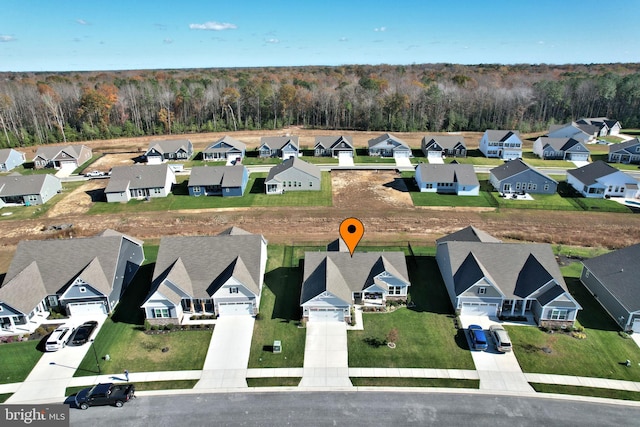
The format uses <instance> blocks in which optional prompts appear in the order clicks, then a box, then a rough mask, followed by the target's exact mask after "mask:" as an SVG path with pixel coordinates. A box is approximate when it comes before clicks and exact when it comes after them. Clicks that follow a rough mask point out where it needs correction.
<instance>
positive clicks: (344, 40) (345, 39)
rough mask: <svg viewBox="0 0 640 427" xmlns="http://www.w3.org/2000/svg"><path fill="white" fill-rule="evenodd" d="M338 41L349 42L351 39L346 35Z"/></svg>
mask: <svg viewBox="0 0 640 427" xmlns="http://www.w3.org/2000/svg"><path fill="white" fill-rule="evenodd" d="M338 41H340V42H348V41H349V39H348V38H346V37H340V39H339V40H338Z"/></svg>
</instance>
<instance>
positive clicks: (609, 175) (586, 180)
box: [567, 160, 638, 199]
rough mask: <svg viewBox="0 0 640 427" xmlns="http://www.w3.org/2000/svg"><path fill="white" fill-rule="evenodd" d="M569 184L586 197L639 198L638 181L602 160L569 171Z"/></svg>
mask: <svg viewBox="0 0 640 427" xmlns="http://www.w3.org/2000/svg"><path fill="white" fill-rule="evenodd" d="M567 183H568V184H569V185H571V186H572V187H573V188H574V189H575V190H576V191H577V192H578V193H580V194H582V195H583V196H584V197H592V198H600V199H602V198H605V197H624V198H628V199H633V198H635V197H636V196H638V181H637V180H636V179H635V178H633V177H632V176H630V175H627V174H626V173H624V172H621V171H620V170H618V169H616V168H614V167H613V166H611V165H609V164H607V163H605V162H603V161H602V160H598V161H596V162H593V163H590V164H588V165H586V166H583V167H581V168H578V169H570V170H568V171H567Z"/></svg>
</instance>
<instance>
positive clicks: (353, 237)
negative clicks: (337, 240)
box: [340, 218, 364, 256]
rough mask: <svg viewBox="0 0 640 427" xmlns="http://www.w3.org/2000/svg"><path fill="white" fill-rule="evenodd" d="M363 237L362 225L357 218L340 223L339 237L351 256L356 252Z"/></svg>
mask: <svg viewBox="0 0 640 427" xmlns="http://www.w3.org/2000/svg"><path fill="white" fill-rule="evenodd" d="M363 235H364V225H362V221H360V220H359V219H358V218H347V219H345V220H344V221H342V223H340V237H341V238H342V240H344V242H345V243H346V244H347V248H349V253H350V254H351V256H353V251H355V250H356V246H358V243H360V239H362V236H363Z"/></svg>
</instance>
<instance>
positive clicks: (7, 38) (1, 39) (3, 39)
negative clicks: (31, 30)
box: [0, 35, 16, 43]
mask: <svg viewBox="0 0 640 427" xmlns="http://www.w3.org/2000/svg"><path fill="white" fill-rule="evenodd" d="M13 41H16V38H15V37H13V36H3V35H0V42H2V43H7V42H13Z"/></svg>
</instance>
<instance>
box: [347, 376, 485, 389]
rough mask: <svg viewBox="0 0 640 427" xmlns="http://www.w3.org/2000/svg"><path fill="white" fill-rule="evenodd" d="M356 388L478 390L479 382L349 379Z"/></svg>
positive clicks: (426, 379)
mask: <svg viewBox="0 0 640 427" xmlns="http://www.w3.org/2000/svg"><path fill="white" fill-rule="evenodd" d="M350 379H351V384H353V385H354V386H356V387H443V388H472V389H478V388H480V380H457V379H451V378H367V377H351V378H350Z"/></svg>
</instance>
